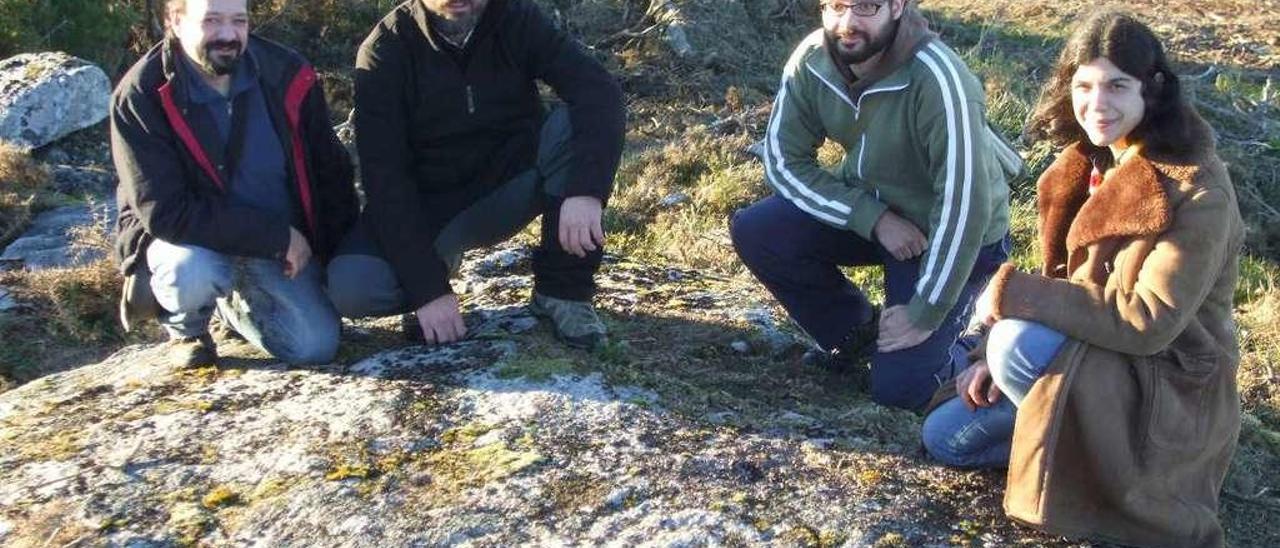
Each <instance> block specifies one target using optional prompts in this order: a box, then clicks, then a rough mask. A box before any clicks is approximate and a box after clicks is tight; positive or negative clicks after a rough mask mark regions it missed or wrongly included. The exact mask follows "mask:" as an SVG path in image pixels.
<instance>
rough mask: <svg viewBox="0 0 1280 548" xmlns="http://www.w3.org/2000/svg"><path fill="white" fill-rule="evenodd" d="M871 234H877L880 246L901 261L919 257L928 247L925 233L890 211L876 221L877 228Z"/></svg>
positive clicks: (886, 211)
mask: <svg viewBox="0 0 1280 548" xmlns="http://www.w3.org/2000/svg"><path fill="white" fill-rule="evenodd" d="M871 232H872V233H873V234H875V237H876V240H878V241H879V242H880V245H882V246H884V248H885V249H886V250H888V251H889V254H890V255H893V258H895V259H897V260H899V261H905V260H907V259H910V258H912V257H916V256H919V255H920V254H921V253H924V248H925V246H926V245H928V240H926V239H925V237H924V233H923V232H920V229H919V228H917V227H916V225H914V224H912V223H911V221H908V220H906V219H903V218H902V217H900V216H898V214H896V213H894V212H892V211H888V210H885V212H884V213H883V214H881V215H880V218H879V219H878V220H876V226H875V227H874V228H872V229H871Z"/></svg>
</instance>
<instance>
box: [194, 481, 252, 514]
mask: <svg viewBox="0 0 1280 548" xmlns="http://www.w3.org/2000/svg"><path fill="white" fill-rule="evenodd" d="M243 502H244V501H243V500H242V499H241V498H240V493H237V492H236V491H235V490H233V489H231V488H230V487H227V486H225V485H219V486H217V487H214V488H213V489H210V490H209V492H208V493H205V495H204V497H203V498H201V499H200V505H201V506H203V507H205V509H207V510H217V509H218V508H222V507H224V506H234V505H237V504H241V503H243Z"/></svg>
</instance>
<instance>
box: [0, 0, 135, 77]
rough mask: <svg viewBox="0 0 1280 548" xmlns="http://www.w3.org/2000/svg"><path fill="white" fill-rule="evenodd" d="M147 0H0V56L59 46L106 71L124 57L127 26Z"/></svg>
mask: <svg viewBox="0 0 1280 548" xmlns="http://www.w3.org/2000/svg"><path fill="white" fill-rule="evenodd" d="M146 3H147V0H107V1H103V0H0V58H4V57H9V56H11V55H14V54H17V53H20V52H24V51H41V50H60V51H65V52H67V53H70V54H71V55H75V56H77V57H82V58H84V59H89V60H92V61H94V62H96V63H98V64H99V65H101V66H102V67H104V69H105V70H107V71H108V73H111V72H113V71H115V70H117V69H118V68H119V66H120V65H121V64H122V63H124V62H127V61H128V57H129V49H128V46H129V42H130V39H129V36H130V28H131V27H132V26H133V25H134V24H135V23H136V22H137V21H138V15H139V14H140V13H141V12H142V10H140V9H139V8H140V7H144V6H145V5H146Z"/></svg>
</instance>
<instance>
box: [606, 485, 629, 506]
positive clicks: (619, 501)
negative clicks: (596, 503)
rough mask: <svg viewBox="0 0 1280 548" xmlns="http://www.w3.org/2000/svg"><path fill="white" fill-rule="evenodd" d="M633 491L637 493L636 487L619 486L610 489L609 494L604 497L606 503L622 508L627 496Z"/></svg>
mask: <svg viewBox="0 0 1280 548" xmlns="http://www.w3.org/2000/svg"><path fill="white" fill-rule="evenodd" d="M633 493H635V488H634V487H630V486H628V487H619V488H617V489H614V490H613V491H610V492H609V494H608V495H606V496H605V497H604V503H605V504H606V505H608V506H612V507H614V508H621V507H622V505H623V504H624V503H626V502H627V498H628V497H630V496H631V495H632V494H633Z"/></svg>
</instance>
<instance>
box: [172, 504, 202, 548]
mask: <svg viewBox="0 0 1280 548" xmlns="http://www.w3.org/2000/svg"><path fill="white" fill-rule="evenodd" d="M166 525H167V526H168V528H169V531H170V532H171V534H172V535H173V537H174V542H175V543H176V544H178V545H180V546H195V545H196V544H197V543H198V542H199V541H200V538H201V537H203V536H204V534H205V533H206V532H207V531H208V530H209V528H210V527H212V526H213V517H212V516H210V515H209V513H208V512H207V511H205V510H204V509H203V508H201V507H200V506H199V505H196V504H193V503H189V502H182V503H178V504H175V505H173V507H172V508H170V509H169V521H168V523H166Z"/></svg>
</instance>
